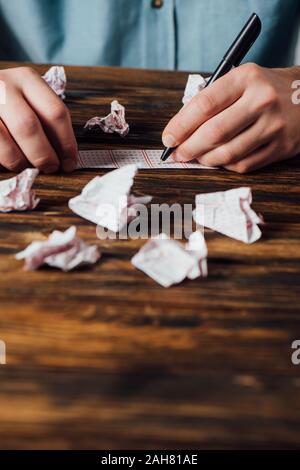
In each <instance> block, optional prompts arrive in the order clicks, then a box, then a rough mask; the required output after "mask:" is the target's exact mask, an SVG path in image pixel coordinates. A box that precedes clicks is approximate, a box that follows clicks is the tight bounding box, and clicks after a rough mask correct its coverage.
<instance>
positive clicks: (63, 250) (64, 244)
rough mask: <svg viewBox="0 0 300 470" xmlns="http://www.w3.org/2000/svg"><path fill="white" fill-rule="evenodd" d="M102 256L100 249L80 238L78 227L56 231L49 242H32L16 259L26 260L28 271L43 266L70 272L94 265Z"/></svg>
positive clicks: (25, 267)
mask: <svg viewBox="0 0 300 470" xmlns="http://www.w3.org/2000/svg"><path fill="white" fill-rule="evenodd" d="M100 256H101V255H100V252H99V250H98V248H97V247H96V246H95V245H87V244H86V243H85V242H84V241H82V240H81V239H80V238H78V237H77V236H76V227H74V226H72V227H70V228H68V230H66V231H65V232H60V231H58V230H55V231H54V232H53V233H52V234H51V235H50V236H49V238H48V239H47V240H44V241H35V242H32V243H31V244H30V245H29V246H28V247H27V248H26V249H25V250H24V251H21V252H20V253H18V254H17V255H16V259H17V260H22V259H25V266H24V269H25V270H26V271H34V270H35V269H37V268H38V267H39V266H41V265H43V264H47V265H48V266H53V267H55V268H59V269H61V270H62V271H70V270H72V269H74V268H76V267H78V266H81V265H84V264H94V263H96V262H97V261H98V259H99V258H100Z"/></svg>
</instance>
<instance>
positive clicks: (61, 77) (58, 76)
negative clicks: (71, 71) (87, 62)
mask: <svg viewBox="0 0 300 470" xmlns="http://www.w3.org/2000/svg"><path fill="white" fill-rule="evenodd" d="M42 78H43V79H44V80H45V82H46V83H47V84H48V85H49V86H50V88H52V90H53V91H54V92H55V93H56V94H57V95H58V96H59V97H60V98H61V99H63V100H64V99H65V97H66V95H65V91H66V86H67V76H66V72H65V69H64V67H62V66H59V65H54V66H53V67H51V68H50V69H49V70H48V71H47V72H46V73H45V75H43V76H42Z"/></svg>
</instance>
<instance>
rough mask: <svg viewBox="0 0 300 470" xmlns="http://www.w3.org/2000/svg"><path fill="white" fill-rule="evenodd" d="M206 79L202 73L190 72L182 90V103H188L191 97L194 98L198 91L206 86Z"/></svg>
mask: <svg viewBox="0 0 300 470" xmlns="http://www.w3.org/2000/svg"><path fill="white" fill-rule="evenodd" d="M207 80H208V79H205V78H204V77H202V75H198V74H192V75H189V78H188V80H187V84H186V87H185V90H184V96H183V98H182V102H183V104H184V105H186V104H188V103H189V102H190V101H191V99H192V98H194V96H195V95H197V93H199V91H201V90H203V89H204V88H205V86H206V83H207Z"/></svg>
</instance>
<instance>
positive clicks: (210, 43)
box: [0, 0, 300, 71]
mask: <svg viewBox="0 0 300 470" xmlns="http://www.w3.org/2000/svg"><path fill="white" fill-rule="evenodd" d="M152 3H153V2H152V0H0V59H2V60H4V59H7V60H8V59H10V60H25V61H31V62H51V63H66V64H82V65H118V66H126V67H146V68H160V69H181V70H199V71H200V70H201V71H211V70H213V69H214V68H215V66H216V65H217V62H218V61H219V60H220V59H221V57H222V55H223V54H224V52H225V50H226V49H227V47H228V46H229V45H230V43H231V42H232V40H233V39H234V37H235V36H236V34H237V33H238V32H239V30H240V29H241V27H242V26H243V24H244V22H245V21H246V20H247V19H248V17H249V16H250V14H251V13H252V12H254V11H255V12H256V13H258V14H259V15H260V16H261V18H262V21H263V31H262V35H261V37H260V39H259V40H258V41H257V43H256V44H255V45H254V47H253V49H252V50H251V52H250V53H249V54H248V56H247V61H255V62H257V63H259V64H261V65H265V66H273V67H275V66H288V65H291V64H292V63H293V55H294V51H295V42H296V41H295V39H296V34H297V30H298V24H299V13H300V1H299V0H161V3H162V6H161V8H154V7H153V6H152Z"/></svg>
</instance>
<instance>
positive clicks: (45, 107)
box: [0, 67, 77, 173]
mask: <svg viewBox="0 0 300 470" xmlns="http://www.w3.org/2000/svg"><path fill="white" fill-rule="evenodd" d="M0 80H2V82H4V85H5V92H6V99H5V103H4V104H3V103H2V104H0V165H1V166H2V167H5V168H6V169H8V170H11V171H16V172H19V171H21V170H23V169H24V168H26V167H29V166H34V167H36V168H38V169H39V170H41V171H42V172H44V173H53V172H55V171H57V170H58V169H59V167H62V169H63V170H64V171H67V172H69V171H72V170H74V168H75V166H76V158H77V143H76V139H75V136H74V132H73V128H72V123H71V118H70V115H69V112H68V110H67V108H66V106H65V105H64V103H63V102H62V100H61V99H60V98H59V97H58V96H57V95H56V94H55V93H54V92H53V91H52V90H51V88H50V87H49V86H48V85H47V84H46V83H45V81H44V80H43V79H42V78H41V77H40V76H39V75H38V73H36V72H35V71H34V70H32V69H31V68H29V67H20V68H14V69H7V70H1V71H0Z"/></svg>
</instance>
